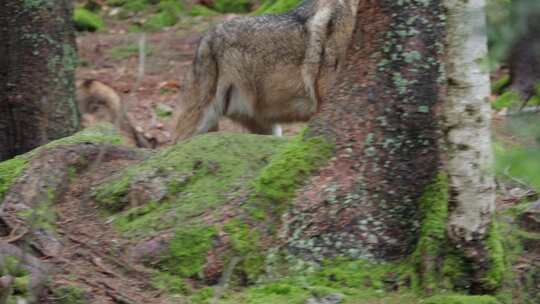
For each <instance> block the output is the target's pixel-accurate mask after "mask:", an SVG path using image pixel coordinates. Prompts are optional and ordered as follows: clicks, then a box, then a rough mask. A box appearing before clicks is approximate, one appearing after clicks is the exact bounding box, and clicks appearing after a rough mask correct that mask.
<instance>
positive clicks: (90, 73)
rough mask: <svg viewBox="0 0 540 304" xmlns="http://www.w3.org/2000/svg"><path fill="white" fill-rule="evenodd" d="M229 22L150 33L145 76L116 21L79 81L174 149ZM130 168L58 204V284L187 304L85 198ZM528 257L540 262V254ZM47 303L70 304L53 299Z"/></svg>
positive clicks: (503, 201) (82, 183)
mask: <svg viewBox="0 0 540 304" xmlns="http://www.w3.org/2000/svg"><path fill="white" fill-rule="evenodd" d="M231 17H232V16H230V15H226V16H219V17H204V18H203V17H196V18H187V19H186V20H185V21H181V22H180V24H179V25H177V26H175V27H173V28H169V29H164V30H162V31H158V32H150V33H146V34H144V40H145V48H146V50H147V51H146V56H145V60H144V64H143V67H144V76H143V77H140V69H141V62H140V60H139V43H140V41H141V39H143V38H142V37H143V34H141V33H130V32H129V31H128V26H127V25H125V23H122V22H110V23H109V24H108V29H107V30H106V31H103V32H97V33H81V34H79V36H78V38H77V43H78V49H79V54H80V59H81V63H82V66H81V67H80V68H79V69H78V70H77V79H78V80H82V79H97V80H100V81H103V82H105V83H107V84H109V85H110V86H111V87H113V88H114V89H116V90H117V92H118V93H119V94H120V95H121V97H122V99H123V101H124V102H125V104H126V106H127V109H128V115H129V116H131V118H132V119H133V121H134V122H135V123H136V124H137V125H138V126H140V127H141V128H142V129H143V130H144V131H145V132H146V133H149V134H150V135H152V137H154V138H156V139H157V140H158V142H159V144H160V146H167V145H170V144H171V136H172V132H173V129H174V121H173V118H172V117H173V116H174V115H170V114H166V115H164V114H163V109H166V110H170V111H172V113H174V112H175V111H176V109H177V107H178V106H177V102H178V98H179V92H180V90H181V89H182V75H183V74H184V72H185V71H186V69H187V68H188V67H189V66H190V64H191V60H192V57H193V54H194V52H195V48H196V46H197V42H198V41H199V39H200V38H201V36H202V32H203V31H204V30H205V29H207V28H208V27H209V26H210V25H211V24H213V23H216V22H220V21H223V20H225V19H227V18H231ZM165 112H167V111H165ZM503 125H504V122H503V121H502V118H498V119H497V120H496V121H495V126H496V129H497V130H498V133H499V134H500V135H501V136H502V138H503V139H504V140H505V141H512V142H514V143H516V138H515V136H513V135H512V134H505V131H503V130H504V127H503ZM300 127H301V125H290V126H286V127H285V128H284V134H285V135H293V134H296V133H298V131H299V129H300ZM220 129H222V130H224V131H231V132H243V130H242V128H241V127H239V126H237V125H235V124H234V123H232V122H231V121H228V120H225V119H224V120H223V121H221V122H220ZM132 162H133V161H125V160H110V161H108V162H104V163H100V164H99V165H98V166H92V168H91V170H89V171H87V172H85V173H83V174H82V175H80V176H78V177H77V178H76V179H75V180H73V181H72V183H71V185H70V186H69V188H68V190H67V192H66V194H65V196H64V197H63V198H62V199H61V200H60V203H58V204H56V205H55V208H56V213H57V214H58V223H59V226H61V229H59V231H58V233H59V234H60V235H61V236H62V238H63V239H64V241H65V244H64V247H63V249H62V250H61V252H60V253H59V255H58V256H56V257H53V258H51V261H50V262H52V263H53V265H55V271H54V274H53V277H52V280H51V281H52V286H55V285H56V286H65V285H74V286H78V287H79V288H81V289H82V290H84V291H85V293H86V294H88V295H91V299H90V301H91V303H100V304H101V303H107V304H108V303H128V304H135V303H139V304H147V303H148V304H150V303H156V304H160V303H184V302H183V301H184V300H182V299H181V298H173V299H171V298H170V296H169V295H166V294H165V293H163V292H162V291H160V290H158V289H157V288H155V286H153V285H152V284H151V283H149V282H151V274H150V270H147V269H145V268H144V267H142V266H140V265H135V264H132V263H131V257H130V256H129V254H128V252H127V250H126V249H127V248H128V247H130V245H132V244H130V240H127V239H125V238H123V237H122V236H121V235H120V234H119V233H118V232H117V231H116V230H115V229H114V227H112V224H111V223H110V222H109V221H108V219H107V218H105V217H103V216H102V214H100V212H99V210H98V207H97V206H96V205H95V203H94V202H93V201H92V200H91V199H89V198H88V197H87V194H86V193H89V189H90V188H91V187H92V185H93V184H94V183H95V182H96V181H99V180H101V179H103V178H104V177H105V175H110V174H111V172H115V171H118V170H120V169H122V168H125V167H126V166H128V165H130V164H132ZM518 184H519V183H517V184H516V183H514V184H512V185H510V184H509V185H510V186H509V187H510V188H509V189H508V191H507V193H502V194H501V195H500V197H499V199H498V204H499V208H501V209H504V208H507V207H509V206H513V205H514V204H517V203H518V202H519V201H520V200H521V199H523V197H525V196H526V195H529V194H528V191H531V189H526V187H524V186H523V185H521V186H520V185H518ZM525 258H526V259H528V260H532V261H534V260H535V261H540V258H539V257H538V256H527V257H524V259H525ZM41 303H68V302H62V299H58V298H57V296H56V295H54V294H51V295H49V298H47V299H43V300H42V301H41ZM373 303H382V302H377V301H375V302H373ZM411 303H412V302H411Z"/></svg>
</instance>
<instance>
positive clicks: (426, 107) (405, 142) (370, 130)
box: [285, 0, 445, 260]
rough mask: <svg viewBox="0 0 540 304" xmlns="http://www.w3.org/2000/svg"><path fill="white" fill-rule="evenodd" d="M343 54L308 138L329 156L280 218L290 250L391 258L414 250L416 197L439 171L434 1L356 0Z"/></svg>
mask: <svg viewBox="0 0 540 304" xmlns="http://www.w3.org/2000/svg"><path fill="white" fill-rule="evenodd" d="M358 5H359V7H358V16H357V24H356V30H355V32H354V36H353V39H352V43H351V44H350V46H349V55H348V60H347V62H346V64H345V67H344V68H343V69H342V70H341V72H340V73H339V76H338V78H337V81H336V83H335V85H334V86H333V87H334V90H333V91H332V92H330V93H329V94H328V95H327V96H325V103H324V105H323V107H322V111H321V113H320V114H319V115H317V117H316V118H315V119H314V120H313V121H312V122H311V123H310V135H313V136H315V135H324V136H325V137H326V138H328V139H329V140H330V141H331V142H334V143H335V148H336V149H335V157H334V158H332V159H331V160H330V162H329V163H328V164H327V165H326V166H325V167H324V168H321V169H320V171H319V173H318V174H317V175H316V176H314V177H313V178H312V179H311V180H310V181H308V183H307V184H308V185H307V186H306V187H304V188H303V189H301V191H300V192H299V196H298V198H297V200H296V201H295V203H294V207H293V210H292V211H291V212H290V213H289V215H288V216H287V217H286V219H285V222H286V228H285V229H286V232H285V233H286V235H287V239H288V241H287V243H288V248H289V251H290V252H293V253H296V254H300V255H302V256H307V257H310V258H312V259H315V260H322V259H324V258H326V257H332V256H337V255H344V256H349V257H351V258H359V257H367V258H377V259H383V260H392V259H399V258H402V257H404V256H407V255H408V254H409V253H411V252H412V250H413V249H414V244H415V241H416V240H417V239H418V232H419V227H420V222H421V220H422V215H421V212H419V208H418V205H417V201H418V199H419V198H420V196H421V195H422V192H423V190H424V188H425V187H426V186H427V185H429V184H430V183H431V182H433V181H434V180H435V178H436V176H437V174H438V172H439V171H440V170H442V169H443V160H444V158H445V156H444V152H443V149H441V141H442V139H443V129H442V124H441V121H442V102H443V100H444V97H445V94H444V92H445V78H444V74H443V73H442V71H443V63H442V58H443V57H442V56H443V51H444V25H443V23H441V17H440V16H443V15H444V12H443V7H442V5H441V1H430V2H426V3H420V2H418V3H416V2H415V3H409V2H407V3H400V2H399V1H369V0H361V1H359V4H358Z"/></svg>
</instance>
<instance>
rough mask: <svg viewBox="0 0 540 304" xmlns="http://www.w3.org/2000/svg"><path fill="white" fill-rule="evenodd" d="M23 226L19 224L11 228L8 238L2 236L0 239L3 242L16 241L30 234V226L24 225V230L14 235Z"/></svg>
mask: <svg viewBox="0 0 540 304" xmlns="http://www.w3.org/2000/svg"><path fill="white" fill-rule="evenodd" d="M19 228H21V226H20V225H19V226H17V227H16V228H15V229H13V230H11V233H10V234H9V236H7V237H6V238H2V239H0V241H2V242H6V243H14V242H16V241H18V240H20V239H22V238H23V237H24V236H25V235H26V234H28V232H29V230H28V228H26V227H23V228H24V229H23V231H22V232H21V233H19V234H18V235H14V234H15V232H16V231H17V230H18V229H19Z"/></svg>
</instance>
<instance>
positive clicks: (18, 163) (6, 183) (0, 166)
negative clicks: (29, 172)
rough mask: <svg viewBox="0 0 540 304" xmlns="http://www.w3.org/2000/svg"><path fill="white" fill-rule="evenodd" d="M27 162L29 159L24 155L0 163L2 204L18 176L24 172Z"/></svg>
mask: <svg viewBox="0 0 540 304" xmlns="http://www.w3.org/2000/svg"><path fill="white" fill-rule="evenodd" d="M27 164H28V160H27V159H26V158H25V157H22V156H18V157H15V158H13V159H10V160H7V161H4V162H1V163H0V204H1V203H2V201H3V200H4V195H5V194H6V192H7V191H8V190H9V188H10V187H11V185H12V184H13V182H14V181H15V180H16V179H17V177H19V176H20V175H21V174H22V173H23V171H24V168H25V167H26V165H27Z"/></svg>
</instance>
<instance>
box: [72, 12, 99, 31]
mask: <svg viewBox="0 0 540 304" xmlns="http://www.w3.org/2000/svg"><path fill="white" fill-rule="evenodd" d="M73 21H74V23H75V28H76V29H77V30H79V31H90V32H94V31H98V30H102V29H104V28H105V22H103V19H101V17H100V16H99V15H97V14H95V13H93V12H91V11H89V10H87V9H84V8H76V9H75V11H74V13H73Z"/></svg>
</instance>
